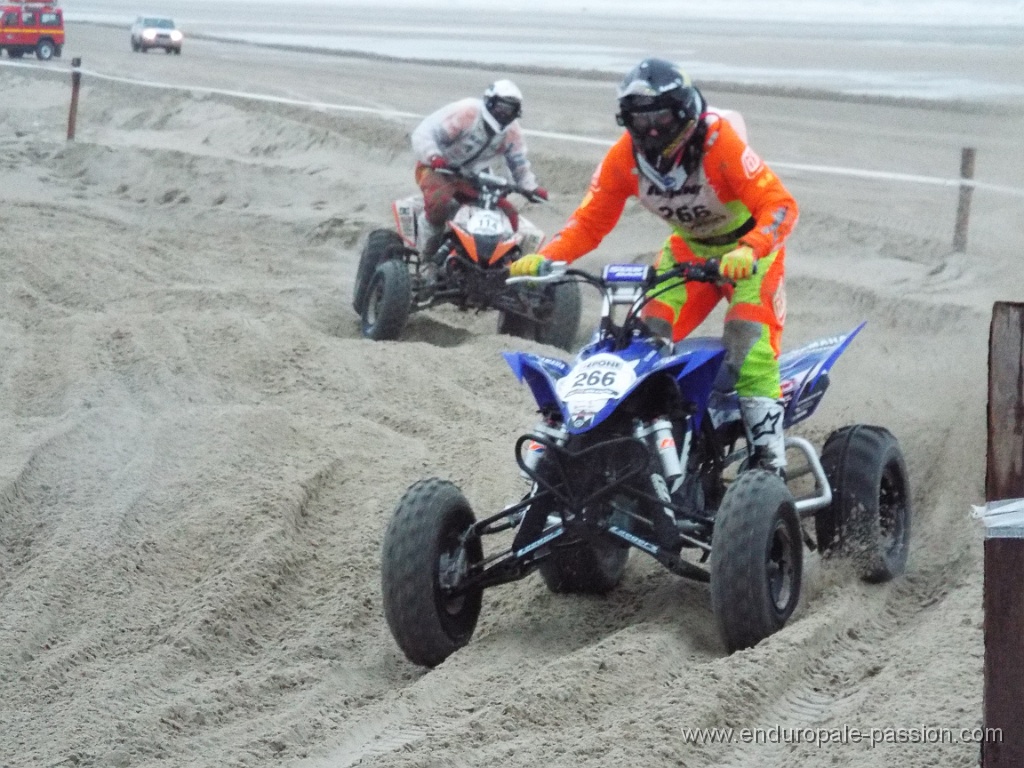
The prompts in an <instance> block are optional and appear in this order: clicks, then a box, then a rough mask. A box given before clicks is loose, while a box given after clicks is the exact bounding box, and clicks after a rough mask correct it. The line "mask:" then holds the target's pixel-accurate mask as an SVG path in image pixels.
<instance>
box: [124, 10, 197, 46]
mask: <svg viewBox="0 0 1024 768" xmlns="http://www.w3.org/2000/svg"><path fill="white" fill-rule="evenodd" d="M183 39H184V35H182V34H181V30H180V29H177V28H176V27H175V26H174V21H173V20H171V19H168V18H167V17H165V16H139V17H138V18H137V19H135V23H134V24H132V50H133V51H142V52H143V53H145V52H146V51H148V50H149V49H150V48H163V49H164V52H165V53H171V52H174V53H178V54H180V53H181V42H182V40H183Z"/></svg>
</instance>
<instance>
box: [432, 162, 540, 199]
mask: <svg viewBox="0 0 1024 768" xmlns="http://www.w3.org/2000/svg"><path fill="white" fill-rule="evenodd" d="M434 172H435V173H439V174H441V175H442V176H454V177H455V178H458V179H464V180H465V181H468V182H469V183H470V184H472V185H473V188H474V189H476V190H478V191H480V192H487V191H491V192H497V193H499V194H500V195H501V196H503V197H504V196H506V195H510V194H511V193H513V192H518V193H519V194H520V195H522V196H523V197H525V198H526V199H527V200H529V201H530V202H531V203H536V202H542V200H541V199H540V198H537V197H536V196H535V195H534V194H533V190H526V189H523V188H522V187H520V186H519V185H518V184H516V183H515V182H513V181H510V180H509V179H506V178H505V177H504V176H499V175H498V174H495V173H491V172H490V171H473V170H470V169H466V168H436V169H434Z"/></svg>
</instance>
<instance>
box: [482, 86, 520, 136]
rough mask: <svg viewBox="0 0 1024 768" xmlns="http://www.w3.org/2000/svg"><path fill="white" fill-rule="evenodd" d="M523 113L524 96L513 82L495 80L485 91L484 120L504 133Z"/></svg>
mask: <svg viewBox="0 0 1024 768" xmlns="http://www.w3.org/2000/svg"><path fill="white" fill-rule="evenodd" d="M522 113H523V94H522V92H521V91H520V90H519V88H517V87H516V84H515V83H513V82H512V81H511V80H495V81H494V82H493V83H491V84H490V85H489V86H488V87H487V90H486V91H484V120H486V121H487V122H488V123H489V124H490V126H491V127H492V128H493V129H494V130H496V131H503V130H504V129H505V128H507V127H508V125H509V124H510V123H511V122H512V121H513V120H515V119H516V118H517V117H519V116H520V115H521V114H522Z"/></svg>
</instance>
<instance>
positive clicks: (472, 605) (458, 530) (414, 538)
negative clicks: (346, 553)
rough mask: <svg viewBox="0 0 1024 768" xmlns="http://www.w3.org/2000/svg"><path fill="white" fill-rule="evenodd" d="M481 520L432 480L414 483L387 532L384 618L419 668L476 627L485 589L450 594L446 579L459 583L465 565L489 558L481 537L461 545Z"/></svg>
mask: <svg viewBox="0 0 1024 768" xmlns="http://www.w3.org/2000/svg"><path fill="white" fill-rule="evenodd" d="M474 521H475V517H474V515H473V510H472V509H471V508H470V506H469V502H467V501H466V498H465V497H464V496H463V495H462V492H461V491H459V489H458V488H457V487H456V486H455V485H454V484H452V483H450V482H447V481H445V480H440V479H438V478H431V479H429V480H421V481H419V482H417V483H415V484H413V485H412V486H410V488H409V490H407V491H406V492H405V495H404V496H403V497H402V499H401V501H400V502H399V503H398V507H397V509H396V510H395V514H394V517H392V518H391V523H390V524H389V525H388V528H387V532H386V533H385V534H384V545H383V548H382V552H381V586H382V592H383V603H384V616H385V617H386V619H387V622H388V626H389V627H390V628H391V634H392V635H393V636H394V638H395V641H396V642H397V643H398V646H399V647H400V648H401V649H402V651H403V652H404V653H405V655H406V657H408V659H409V660H410V661H412V662H414V663H416V664H421V665H423V666H425V667H434V666H436V665H438V664H440V663H441V662H442V661H444V660H445V659H447V658H448V657H449V656H450V655H451V654H453V653H454V652H455V651H457V650H458V649H459V648H462V647H463V646H464V645H466V643H468V642H469V639H470V637H472V635H473V631H474V630H475V629H476V622H477V618H478V617H479V616H480V604H481V601H482V595H483V590H482V589H479V588H478V589H474V590H470V591H468V592H465V593H463V594H461V595H459V596H456V597H450V596H448V595H447V594H446V591H445V590H444V588H443V587H442V578H443V577H444V575H445V574H448V573H449V572H454V575H453V578H454V579H455V580H456V581H457V580H458V578H459V574H461V575H464V574H465V569H466V567H468V566H472V565H475V564H476V563H479V562H480V561H481V560H482V559H483V548H482V546H481V544H480V539H479V538H472V539H470V540H469V541H467V542H465V543H463V541H462V539H463V535H464V534H465V532H466V531H467V529H468V528H469V527H470V526H471V525H472V524H473V523H474ZM462 557H464V560H462V562H461V563H460V562H459V560H460V558H462ZM460 566H461V567H460Z"/></svg>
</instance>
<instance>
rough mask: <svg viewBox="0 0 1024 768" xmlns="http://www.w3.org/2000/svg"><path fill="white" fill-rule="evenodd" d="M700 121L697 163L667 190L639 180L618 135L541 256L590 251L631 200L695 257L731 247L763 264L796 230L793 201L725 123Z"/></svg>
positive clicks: (710, 118)
mask: <svg viewBox="0 0 1024 768" xmlns="http://www.w3.org/2000/svg"><path fill="white" fill-rule="evenodd" d="M704 120H705V122H706V125H707V133H706V135H705V139H704V155H703V159H702V161H701V163H700V164H699V165H698V167H697V168H696V169H694V171H693V173H691V174H690V175H689V176H688V177H687V178H686V179H685V181H684V182H683V183H682V184H681V185H677V186H676V187H675V188H673V189H664V188H660V187H659V186H658V185H656V184H654V183H652V182H650V181H648V180H647V179H646V178H645V177H644V176H643V175H641V174H640V172H639V171H638V169H637V163H636V159H635V157H634V155H633V140H632V138H631V137H630V135H629V133H628V132H625V133H623V135H622V136H621V137H620V138H619V140H618V141H616V142H615V144H614V145H612V148H611V149H610V150H608V153H607V154H606V155H605V156H604V159H603V160H602V161H601V163H600V165H598V167H597V170H596V171H595V172H594V175H593V177H592V178H591V180H590V187H589V189H588V190H587V194H586V195H585V196H584V198H583V201H582V202H581V203H580V205H579V207H578V208H577V209H576V211H575V212H574V213H573V214H572V216H571V217H570V218H569V221H568V222H566V224H565V226H564V227H562V230H561V231H560V232H559V233H558V234H557V235H555V236H554V238H552V240H551V241H550V242H549V243H548V244H547V245H545V246H544V247H543V248H541V250H540V253H541V255H543V256H545V257H546V258H548V259H551V260H553V261H568V262H571V261H575V260H576V259H578V258H580V257H581V256H583V255H584V254H587V253H589V252H590V251H592V250H594V248H596V247H597V246H598V244H599V243H600V242H601V240H603V239H604V237H605V236H606V235H607V234H608V233H609V232H611V231H612V229H613V228H614V227H615V225H616V223H618V220H619V217H620V216H622V211H623V209H624V208H625V205H626V200H627V199H628V198H630V197H632V196H635V197H637V198H638V199H639V201H640V204H641V205H642V206H643V207H644V208H646V209H647V210H649V211H651V212H652V213H654V214H655V215H657V216H658V217H660V218H661V219H663V220H664V221H665V222H666V223H667V224H668V225H669V226H670V227H671V228H672V230H673V231H674V232H675V233H676V234H678V235H679V236H680V237H682V238H683V240H684V241H686V242H687V244H688V245H690V246H691V248H696V249H697V252H698V253H700V249H701V246H710V245H715V246H721V245H727V244H730V243H736V242H738V243H739V244H742V245H749V246H750V247H751V248H753V249H754V256H755V257H757V258H763V257H765V256H767V255H768V254H770V253H772V252H773V251H775V250H777V249H778V248H780V247H781V245H782V243H783V241H784V240H785V238H786V236H787V235H788V234H789V233H790V232H791V231H792V229H793V227H794V225H795V224H796V220H797V216H798V209H797V204H796V201H795V200H794V199H793V196H792V195H790V193H789V191H788V190H787V189H786V188H785V186H783V184H782V182H781V181H779V179H778V177H776V176H775V174H774V173H772V171H771V169H769V168H768V166H767V165H765V164H764V162H763V161H762V160H761V158H760V157H759V156H758V155H757V153H755V152H754V150H753V149H751V147H750V146H749V145H748V144H747V143H746V142H745V141H744V140H743V139H742V138H741V137H740V135H739V134H738V133H737V132H736V130H735V129H734V128H733V127H732V125H731V124H730V123H729V121H728V120H726V119H725V118H723V117H721V116H720V115H718V114H716V113H713V112H710V113H707V114H706V115H705V116H704ZM733 233H735V235H733Z"/></svg>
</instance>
